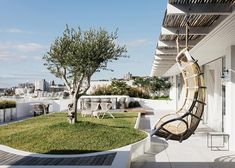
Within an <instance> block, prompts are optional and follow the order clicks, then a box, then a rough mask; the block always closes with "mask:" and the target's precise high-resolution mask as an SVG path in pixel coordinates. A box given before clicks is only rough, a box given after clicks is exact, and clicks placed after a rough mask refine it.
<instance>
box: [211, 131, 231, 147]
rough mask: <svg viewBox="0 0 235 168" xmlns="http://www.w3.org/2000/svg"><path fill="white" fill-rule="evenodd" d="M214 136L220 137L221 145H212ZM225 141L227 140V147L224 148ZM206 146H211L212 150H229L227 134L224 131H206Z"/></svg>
mask: <svg viewBox="0 0 235 168" xmlns="http://www.w3.org/2000/svg"><path fill="white" fill-rule="evenodd" d="M216 137H221V138H222V145H213V142H214V141H215V138H216ZM225 141H227V148H225ZM207 147H208V148H211V150H212V151H216V150H220V151H221V150H224V151H228V150H229V134H228V133H225V132H208V133H207Z"/></svg>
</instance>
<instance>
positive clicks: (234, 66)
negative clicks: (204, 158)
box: [225, 45, 235, 151]
mask: <svg viewBox="0 0 235 168" xmlns="http://www.w3.org/2000/svg"><path fill="white" fill-rule="evenodd" d="M226 69H229V70H233V71H234V70H235V45H234V46H231V47H228V48H227V52H226ZM225 84H226V115H225V131H226V132H227V133H229V134H230V149H231V150H233V151H235V73H234V72H232V71H230V72H229V73H228V79H227V81H226V82H225Z"/></svg>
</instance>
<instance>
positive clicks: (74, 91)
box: [43, 26, 127, 113]
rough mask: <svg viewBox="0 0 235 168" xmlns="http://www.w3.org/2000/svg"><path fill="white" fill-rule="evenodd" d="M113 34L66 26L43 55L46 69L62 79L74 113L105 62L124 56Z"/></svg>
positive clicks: (115, 33) (124, 47) (122, 49)
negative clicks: (93, 77) (81, 97)
mask: <svg viewBox="0 0 235 168" xmlns="http://www.w3.org/2000/svg"><path fill="white" fill-rule="evenodd" d="M117 38H118V36H117V31H115V32H113V33H108V32H107V31H106V30H105V29H103V28H100V29H98V30H96V29H89V30H87V31H82V30H81V28H79V27H78V28H77V29H73V28H69V27H68V26H66V29H65V30H64V32H63V34H62V36H60V37H58V38H57V39H56V40H55V41H54V42H53V43H52V44H51V47H50V50H49V51H48V52H47V53H46V54H45V55H44V57H43V59H44V60H45V64H44V65H45V66H46V67H47V69H48V70H49V71H50V72H51V73H52V74H54V75H55V76H56V77H59V78H61V79H62V80H63V82H64V83H65V85H66V87H67V88H68V91H69V93H70V95H71V96H73V97H74V100H75V101H74V105H75V107H74V108H75V109H74V110H75V113H76V111H77V109H76V108H77V104H76V103H77V100H78V98H79V97H80V96H81V95H83V94H84V93H85V92H86V91H87V90H88V89H89V87H90V78H91V76H92V75H93V74H94V73H95V72H97V71H100V70H110V69H107V63H108V62H112V61H114V60H117V59H119V58H120V57H126V55H125V53H126V52H127V50H126V46H125V45H123V46H120V45H118V44H117V43H116V39H117Z"/></svg>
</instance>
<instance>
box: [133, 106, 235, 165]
mask: <svg viewBox="0 0 235 168" xmlns="http://www.w3.org/2000/svg"><path fill="white" fill-rule="evenodd" d="M164 112H166V111H152V112H149V113H147V114H146V115H145V116H142V118H141V125H140V126H141V129H144V130H146V131H150V129H151V128H153V126H154V124H155V123H156V121H157V120H158V118H159V116H162V115H163V114H164ZM208 131H211V130H210V129H209V128H208V127H206V126H204V125H200V126H199V128H198V129H197V132H196V133H195V134H194V135H193V136H191V137H190V138H189V139H188V140H186V141H183V142H182V143H179V142H177V141H172V140H169V141H165V140H164V139H160V138H158V137H152V139H151V149H150V150H149V151H148V152H146V153H145V154H144V155H143V156H141V157H138V158H136V159H135V160H133V161H132V163H131V168H235V151H211V149H210V148H208V147H207V132H208Z"/></svg>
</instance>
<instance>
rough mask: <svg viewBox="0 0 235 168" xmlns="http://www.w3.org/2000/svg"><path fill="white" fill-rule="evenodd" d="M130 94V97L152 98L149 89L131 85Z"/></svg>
mask: <svg viewBox="0 0 235 168" xmlns="http://www.w3.org/2000/svg"><path fill="white" fill-rule="evenodd" d="M128 95H129V96H130V97H139V98H145V99H149V98H150V96H149V93H148V92H147V91H145V90H144V89H142V88H136V87H129V88H128Z"/></svg>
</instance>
